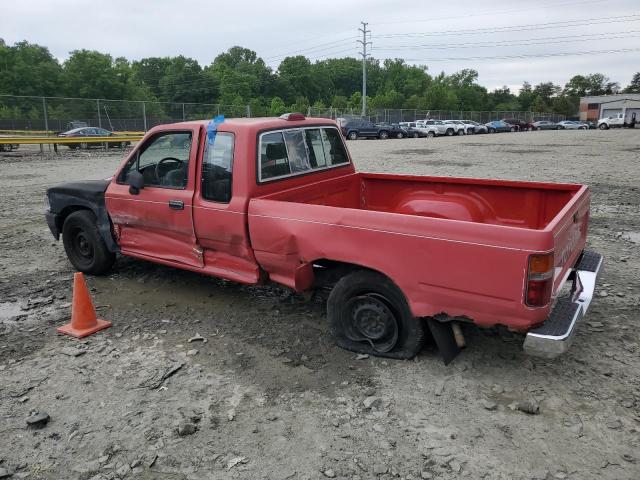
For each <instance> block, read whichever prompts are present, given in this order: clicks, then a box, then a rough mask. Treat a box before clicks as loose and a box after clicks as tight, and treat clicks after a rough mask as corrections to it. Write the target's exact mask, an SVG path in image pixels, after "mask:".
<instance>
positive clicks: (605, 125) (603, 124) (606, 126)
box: [598, 123, 609, 130]
mask: <svg viewBox="0 0 640 480" xmlns="http://www.w3.org/2000/svg"><path fill="white" fill-rule="evenodd" d="M598 128H599V129H600V130H607V129H608V128H609V126H608V125H607V124H606V123H601V124H600V126H599V127H598Z"/></svg>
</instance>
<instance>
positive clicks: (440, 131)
mask: <svg viewBox="0 0 640 480" xmlns="http://www.w3.org/2000/svg"><path fill="white" fill-rule="evenodd" d="M416 124H417V125H418V127H421V128H431V129H435V131H436V135H448V136H452V135H455V134H456V127H455V126H453V125H450V124H448V123H446V122H445V121H444V120H417V121H416Z"/></svg>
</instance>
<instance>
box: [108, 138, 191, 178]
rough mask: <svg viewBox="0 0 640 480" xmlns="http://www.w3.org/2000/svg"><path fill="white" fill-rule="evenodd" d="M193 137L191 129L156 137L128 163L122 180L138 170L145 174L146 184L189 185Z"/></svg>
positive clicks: (121, 175)
mask: <svg viewBox="0 0 640 480" xmlns="http://www.w3.org/2000/svg"><path fill="white" fill-rule="evenodd" d="M191 139H192V134H191V132H171V133H162V134H159V135H156V136H154V137H152V138H151V139H150V140H149V141H148V142H147V144H146V145H143V147H142V148H141V149H140V150H139V151H138V153H137V154H136V155H135V157H133V158H132V159H131V160H130V161H129V163H127V165H125V167H124V168H123V169H122V173H121V174H120V178H119V179H118V181H119V182H120V183H127V178H128V175H129V172H132V171H138V172H140V173H141V174H142V176H143V177H144V186H145V187H160V188H179V189H184V188H186V186H187V181H188V171H189V154H190V152H191Z"/></svg>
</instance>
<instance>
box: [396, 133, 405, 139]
mask: <svg viewBox="0 0 640 480" xmlns="http://www.w3.org/2000/svg"><path fill="white" fill-rule="evenodd" d="M396 138H397V139H401V138H404V134H403V133H396Z"/></svg>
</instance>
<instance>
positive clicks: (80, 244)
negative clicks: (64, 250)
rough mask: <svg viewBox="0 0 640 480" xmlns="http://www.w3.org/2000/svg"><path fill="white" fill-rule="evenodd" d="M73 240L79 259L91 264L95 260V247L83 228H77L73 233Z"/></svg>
mask: <svg viewBox="0 0 640 480" xmlns="http://www.w3.org/2000/svg"><path fill="white" fill-rule="evenodd" d="M71 238H72V239H73V241H72V245H73V250H74V251H75V253H76V255H77V256H78V258H79V259H80V260H82V261H84V262H89V263H90V262H91V261H92V260H93V255H94V252H93V245H92V244H91V241H90V240H89V237H88V236H87V234H86V232H85V231H84V230H82V229H81V228H75V229H74V230H73V231H72V236H71Z"/></svg>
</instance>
